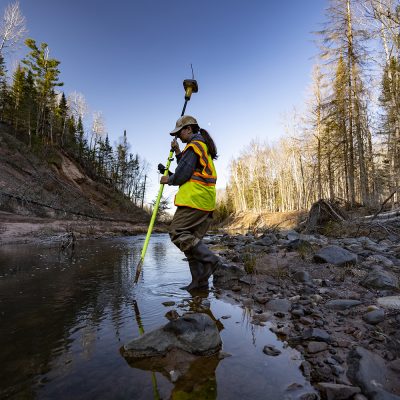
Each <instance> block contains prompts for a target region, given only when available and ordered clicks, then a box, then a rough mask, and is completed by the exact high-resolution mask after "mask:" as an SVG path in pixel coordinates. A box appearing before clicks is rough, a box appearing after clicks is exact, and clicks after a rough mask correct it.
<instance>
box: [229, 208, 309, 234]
mask: <svg viewBox="0 0 400 400" xmlns="http://www.w3.org/2000/svg"><path fill="white" fill-rule="evenodd" d="M306 214H307V213H306V212H304V211H291V212H281V213H280V212H276V213H269V212H265V213H256V212H252V211H248V212H242V213H238V214H236V215H234V216H233V217H232V218H231V220H230V221H229V223H228V225H227V226H226V228H228V229H248V230H251V231H265V230H274V229H277V228H282V229H294V228H296V227H297V225H298V223H299V222H300V221H301V220H302V219H304V218H305V216H306Z"/></svg>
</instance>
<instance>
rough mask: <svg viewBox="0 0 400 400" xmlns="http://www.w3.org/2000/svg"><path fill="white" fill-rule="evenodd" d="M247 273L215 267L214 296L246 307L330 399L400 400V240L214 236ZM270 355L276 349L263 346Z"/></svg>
mask: <svg viewBox="0 0 400 400" xmlns="http://www.w3.org/2000/svg"><path fill="white" fill-rule="evenodd" d="M208 243H209V245H211V246H212V247H213V248H214V250H215V251H217V252H218V253H219V254H220V255H221V256H223V258H224V259H225V260H226V261H227V262H228V263H230V264H231V265H236V266H239V267H240V268H241V269H242V270H245V271H246V273H243V274H239V275H242V276H239V275H238V274H237V273H234V274H224V273H218V272H217V273H216V276H215V277H214V289H215V291H216V295H217V296H222V297H227V298H229V299H230V300H231V301H234V302H236V303H238V304H240V305H242V306H243V307H245V308H247V309H248V311H249V312H250V313H251V318H252V323H253V324H256V325H267V326H269V327H270V329H271V331H273V332H275V333H276V334H277V335H278V337H279V338H280V339H281V340H282V341H284V342H285V343H287V345H288V346H291V347H294V348H296V349H297V350H298V351H299V352H300V353H301V354H302V357H303V358H304V360H303V362H302V364H301V368H302V371H303V374H304V375H305V376H306V377H307V378H308V379H309V380H310V382H311V383H312V384H313V385H314V386H315V387H316V388H318V389H319V391H320V393H321V397H322V398H327V399H335V400H336V399H355V400H362V399H366V398H367V399H400V329H399V328H400V297H399V292H400V290H399V277H400V244H399V242H398V241H397V240H396V238H395V237H389V238H386V239H383V240H379V241H378V240H373V239H370V238H368V237H357V238H343V239H332V238H328V237H325V236H322V235H319V234H315V235H301V234H298V233H297V232H295V231H282V232H278V233H276V232H275V233H265V234H263V235H261V236H254V235H253V234H246V235H234V236H232V235H227V234H224V235H222V236H215V237H212V238H211V239H209V241H208ZM265 353H266V357H273V356H275V355H277V354H278V353H279V351H275V349H274V348H268V346H266V348H265Z"/></svg>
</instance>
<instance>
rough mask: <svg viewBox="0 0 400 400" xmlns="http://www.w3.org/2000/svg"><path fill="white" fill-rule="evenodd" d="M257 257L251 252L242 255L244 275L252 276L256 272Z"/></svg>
mask: <svg viewBox="0 0 400 400" xmlns="http://www.w3.org/2000/svg"><path fill="white" fill-rule="evenodd" d="M256 265H257V257H256V256H255V254H253V253H251V252H246V253H244V255H243V266H244V270H245V271H246V274H254V273H255V272H256Z"/></svg>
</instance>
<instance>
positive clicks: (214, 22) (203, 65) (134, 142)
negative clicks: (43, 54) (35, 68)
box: [0, 0, 327, 201]
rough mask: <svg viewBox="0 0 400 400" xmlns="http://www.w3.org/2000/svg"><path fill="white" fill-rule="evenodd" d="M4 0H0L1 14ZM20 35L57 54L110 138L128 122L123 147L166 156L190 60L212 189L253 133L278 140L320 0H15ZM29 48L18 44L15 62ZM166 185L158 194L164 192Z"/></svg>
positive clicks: (320, 17) (295, 100)
mask: <svg viewBox="0 0 400 400" xmlns="http://www.w3.org/2000/svg"><path fill="white" fill-rule="evenodd" d="M8 3H9V1H4V0H0V5H1V12H3V10H4V8H5V6H6V5H7V4H8ZM20 6H21V10H22V13H23V14H24V16H25V17H26V20H27V27H28V30H29V33H28V36H29V37H32V38H33V39H35V40H36V41H37V42H38V43H40V42H46V43H48V45H49V48H50V51H51V53H50V55H51V56H52V57H54V58H57V59H58V60H60V61H61V64H60V69H61V80H62V81H63V82H64V83H65V86H64V91H65V93H66V94H68V93H70V92H73V91H77V92H81V93H83V95H84V96H85V98H86V100H87V102H88V104H89V106H90V110H91V111H101V112H102V113H103V115H104V118H105V123H106V128H107V131H108V133H109V136H110V139H111V143H114V142H115V141H116V140H117V139H118V137H120V136H122V134H123V131H124V129H126V130H127V136H128V140H129V142H130V143H131V146H132V147H131V151H132V152H134V153H138V154H139V155H140V156H141V157H142V158H145V159H146V160H147V161H148V162H149V163H150V164H151V169H150V170H149V180H150V182H151V187H150V190H149V192H148V195H147V200H148V201H151V199H152V198H154V197H155V195H156V192H157V190H158V179H159V177H158V174H157V172H156V166H157V164H158V163H159V162H163V163H165V161H166V160H165V159H166V157H167V155H168V151H169V147H170V140H171V137H170V136H169V135H168V132H169V130H171V129H172V128H173V127H174V125H175V121H176V119H177V118H178V117H179V115H180V113H181V110H182V106H183V101H184V99H183V97H184V91H183V87H182V81H183V79H185V78H190V77H191V70H190V64H191V63H192V64H193V68H194V73H195V78H196V79H197V81H198V83H199V93H197V94H194V95H193V96H192V100H191V102H190V103H189V105H188V108H187V114H191V115H193V116H195V117H196V118H197V119H198V121H199V123H200V126H202V127H203V128H205V129H207V130H208V131H209V132H210V133H211V135H212V136H213V138H214V140H215V142H216V144H217V147H218V150H219V153H220V157H219V159H218V161H217V163H216V167H217V170H218V174H219V179H218V184H217V187H224V186H225V183H226V181H227V178H228V165H229V161H230V160H231V159H232V158H234V157H237V156H238V155H239V154H240V151H241V150H242V149H243V148H244V147H246V146H247V144H249V143H250V141H251V140H252V139H255V138H258V139H259V140H261V141H264V140H265V141H269V142H273V141H275V140H277V139H278V138H279V137H281V136H283V135H284V134H285V133H284V128H283V124H282V120H283V118H284V117H283V116H284V114H285V112H288V111H290V110H291V109H292V108H293V106H299V107H301V106H302V104H303V103H304V101H305V98H306V93H307V87H308V86H309V85H310V82H311V71H312V65H313V63H314V62H315V59H314V57H315V56H316V55H317V48H316V46H315V44H314V43H313V40H314V39H315V35H313V33H312V32H313V31H316V30H318V29H320V28H321V26H322V23H323V22H324V9H325V7H326V6H327V0H286V1H285V0H281V1H271V0H247V1H244V0H203V1H193V0H186V1H182V0H169V1H165V0H141V1H139V0H131V1H127V0H125V1H122V0H114V1H113V2H110V1H101V0H98V1H94V0H79V1H78V0H69V1H61V0H20ZM21 54H23V55H24V54H26V50H25V49H24V48H23V49H21V50H20V51H19V52H18V53H16V54H14V56H13V57H14V58H17V57H18V56H21ZM174 192H175V189H172V188H167V189H166V190H165V194H166V195H167V196H170V197H171V198H173V193H174Z"/></svg>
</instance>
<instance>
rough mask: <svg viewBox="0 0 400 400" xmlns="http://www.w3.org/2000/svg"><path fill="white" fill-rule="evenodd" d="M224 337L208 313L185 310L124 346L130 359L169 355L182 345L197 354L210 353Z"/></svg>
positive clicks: (187, 350) (217, 348) (125, 354)
mask: <svg viewBox="0 0 400 400" xmlns="http://www.w3.org/2000/svg"><path fill="white" fill-rule="evenodd" d="M221 345H222V342H221V337H220V335H219V331H218V328H217V326H216V324H215V322H214V321H213V320H212V319H211V317H209V316H208V315H207V314H202V313H195V314H185V315H183V316H182V317H180V318H178V319H175V320H173V321H170V322H168V323H167V324H166V325H165V326H163V327H161V328H158V329H156V330H154V331H151V332H148V333H145V334H144V335H142V336H139V337H138V338H136V339H134V340H132V341H131V342H129V343H128V344H126V345H125V346H123V348H122V350H121V352H122V354H123V356H124V357H126V358H129V359H143V358H148V357H159V356H164V355H166V354H167V353H168V352H169V351H171V350H172V349H180V350H183V351H185V352H187V353H190V354H193V355H197V356H210V355H212V354H216V353H217V352H218V351H219V350H220V349H221Z"/></svg>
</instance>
